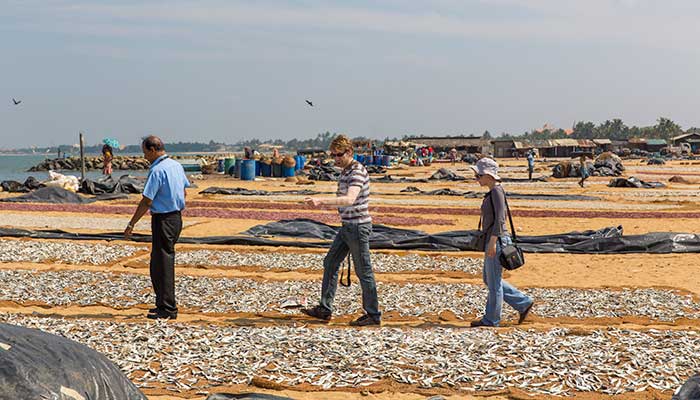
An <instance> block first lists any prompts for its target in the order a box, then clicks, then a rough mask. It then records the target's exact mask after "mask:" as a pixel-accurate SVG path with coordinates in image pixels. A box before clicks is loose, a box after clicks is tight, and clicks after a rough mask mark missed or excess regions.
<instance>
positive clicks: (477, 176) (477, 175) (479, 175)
mask: <svg viewBox="0 0 700 400" xmlns="http://www.w3.org/2000/svg"><path fill="white" fill-rule="evenodd" d="M474 176H475V177H476V179H481V178H482V177H483V176H484V174H474Z"/></svg>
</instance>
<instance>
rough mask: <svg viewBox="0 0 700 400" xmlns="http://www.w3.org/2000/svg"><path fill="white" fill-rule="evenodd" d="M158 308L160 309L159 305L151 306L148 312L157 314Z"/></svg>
mask: <svg viewBox="0 0 700 400" xmlns="http://www.w3.org/2000/svg"><path fill="white" fill-rule="evenodd" d="M158 310H160V308H158V307H153V308H149V309H148V313H149V314H155V313H157V312H158Z"/></svg>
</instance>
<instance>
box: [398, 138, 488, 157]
mask: <svg viewBox="0 0 700 400" xmlns="http://www.w3.org/2000/svg"><path fill="white" fill-rule="evenodd" d="M406 140H408V141H410V142H416V143H421V144H422V145H423V146H426V147H432V148H433V150H435V152H441V151H444V152H448V151H450V150H452V149H457V151H459V152H460V153H472V154H474V153H481V154H488V153H490V152H492V147H491V141H490V140H488V139H482V138H481V137H479V136H432V137H409V138H407V139H406Z"/></svg>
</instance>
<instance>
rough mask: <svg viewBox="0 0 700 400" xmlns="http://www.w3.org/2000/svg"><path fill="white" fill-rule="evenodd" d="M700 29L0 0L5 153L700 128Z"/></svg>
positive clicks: (611, 18)
mask: <svg viewBox="0 0 700 400" xmlns="http://www.w3.org/2000/svg"><path fill="white" fill-rule="evenodd" d="M699 18H700V2H698V1H696V0H664V1H662V0H659V1H651V0H580V1H573V0H490V1H488V0H431V1H415V0H383V1H382V0H377V1H369V0H355V1H334V0H326V1H314V0H286V1H283V0H272V1H262V0H258V1H235V0H226V1H215V0H214V1H180V0H168V1H158V0H153V1H131V0H123V1H108V0H102V1H99V2H96V1H68V0H17V1H15V0H0V93H1V94H2V95H1V96H0V148H19V147H26V146H33V145H36V146H43V145H58V144H71V143H76V142H77V137H78V132H80V131H82V132H84V133H85V136H86V141H87V143H88V144H95V143H98V142H99V141H101V139H102V138H104V137H114V138H117V139H118V140H119V141H120V142H122V143H127V144H131V143H138V142H139V140H140V138H142V137H143V136H145V135H148V134H156V135H159V136H161V137H162V138H163V139H164V140H165V141H166V143H167V142H173V141H209V140H214V141H217V142H225V143H234V142H236V141H238V140H241V139H249V138H259V139H261V140H264V139H276V138H282V139H291V138H294V137H296V138H300V139H305V138H312V137H315V136H316V134H318V133H320V132H325V131H330V132H339V133H346V134H349V135H350V136H367V137H373V138H379V139H382V138H385V137H400V136H402V135H406V134H424V135H448V134H450V135H456V134H478V135H481V134H482V133H483V132H484V131H485V130H488V131H489V132H491V133H492V134H500V133H501V132H508V133H512V134H520V133H523V132H525V131H528V130H531V129H534V128H538V127H541V126H542V125H544V124H545V123H549V124H551V125H553V126H556V127H561V128H570V127H571V126H572V125H573V124H574V123H575V122H576V121H581V120H583V121H593V122H596V123H599V122H602V121H604V120H606V119H612V118H621V119H623V120H624V121H625V122H626V123H627V124H628V125H638V126H647V125H653V124H654V123H655V121H656V119H657V118H659V117H667V118H671V119H673V120H674V121H676V122H677V123H679V124H680V125H681V126H682V127H684V128H689V127H691V126H700V116H699V115H698V113H697V105H698V104H699V103H700V90H698V89H699V88H700V73H699V72H700V46H698V45H697V41H698V39H697V38H699V37H700V24H698V23H697V21H698V19H699ZM13 98H15V99H18V100H22V103H21V104H19V105H17V106H15V105H14V104H13V102H12V99H13ZM306 99H308V100H311V101H312V102H313V104H314V107H310V106H308V105H307V104H306V103H305V100H306Z"/></svg>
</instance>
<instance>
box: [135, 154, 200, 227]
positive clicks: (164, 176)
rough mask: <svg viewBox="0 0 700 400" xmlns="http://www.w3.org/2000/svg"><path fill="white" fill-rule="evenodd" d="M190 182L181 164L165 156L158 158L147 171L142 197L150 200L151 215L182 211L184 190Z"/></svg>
mask: <svg viewBox="0 0 700 400" xmlns="http://www.w3.org/2000/svg"><path fill="white" fill-rule="evenodd" d="M187 187H190V182H189V181H188V180H187V176H186V175H185V169H184V168H182V164H180V163H179V162H177V161H175V160H173V159H171V158H169V157H168V156H167V155H163V156H160V157H158V158H157V159H156V160H155V161H153V164H151V168H150V169H149V171H148V178H147V179H146V186H145V187H144V188H143V195H144V197H147V198H149V199H151V200H152V201H153V202H152V203H151V208H150V210H151V214H163V213H169V212H173V211H182V210H183V209H184V208H185V188H187Z"/></svg>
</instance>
